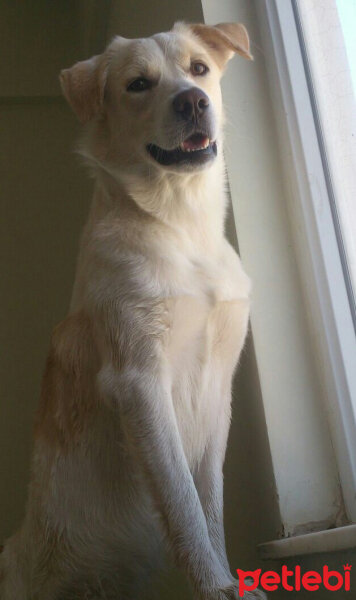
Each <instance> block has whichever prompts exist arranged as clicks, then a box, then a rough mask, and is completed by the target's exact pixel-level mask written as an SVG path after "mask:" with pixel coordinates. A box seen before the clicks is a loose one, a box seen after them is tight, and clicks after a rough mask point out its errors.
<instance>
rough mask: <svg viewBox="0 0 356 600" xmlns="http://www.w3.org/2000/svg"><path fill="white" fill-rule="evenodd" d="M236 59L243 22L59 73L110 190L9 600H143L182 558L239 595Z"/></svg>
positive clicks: (5, 581)
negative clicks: (229, 470) (229, 469)
mask: <svg viewBox="0 0 356 600" xmlns="http://www.w3.org/2000/svg"><path fill="white" fill-rule="evenodd" d="M234 52H237V53H238V54H240V55H241V56H243V57H246V58H251V56H250V53H249V39H248V35H247V32H246V29H245V28H244V27H243V26H242V25H239V24H220V25H217V26H216V27H210V26H206V25H185V24H181V23H180V24H176V25H175V26H174V28H173V30H172V31H170V32H168V33H161V34H158V35H154V36H153V37H151V38H148V39H138V40H127V39H124V38H121V37H116V38H115V39H114V40H113V41H112V43H111V44H110V45H109V46H108V48H107V49H106V50H105V52H104V53H103V54H101V55H100V56H95V57H93V58H91V59H90V60H87V61H84V62H80V63H77V64H75V65H74V66H73V67H72V68H71V69H65V70H64V71H62V73H61V84H62V88H63V92H64V95H65V97H66V98H67V100H68V102H69V104H70V105H71V107H72V108H73V110H74V112H75V113H76V114H77V116H78V117H79V119H80V120H81V121H82V122H83V123H85V124H86V127H85V138H84V141H83V143H82V146H81V152H82V154H83V155H84V156H85V157H86V160H87V161H88V162H89V164H90V166H91V168H92V171H93V173H94V174H95V179H96V184H95V194H94V201H93V206H92V209H91V212H90V216H89V220H88V223H87V225H86V227H85V231H84V234H83V238H82V243H81V250H80V255H79V260H78V268H77V276H76V281H75V286H74V293H73V298H72V303H71V310H70V314H69V316H68V317H67V318H66V319H65V320H64V321H63V322H62V323H60V324H59V325H58V326H57V328H56V329H55V331H54V334H53V338H52V344H51V350H50V354H49V358H48V361H47V366H46V372H45V376H44V382H43V391H42V398H41V402H40V407H39V410H38V414H37V420H36V428H35V448H34V456H33V465H32V480H31V485H30V490H29V502H28V509H27V514H26V518H25V521H24V524H23V526H22V528H21V530H20V531H19V532H18V533H17V535H15V536H14V537H13V538H11V539H10V540H9V542H8V543H7V544H6V546H5V549H4V552H3V553H2V555H1V562H0V571H1V573H0V597H1V600H69V599H73V600H74V599H76V600H79V599H80V600H84V599H85V600H89V599H94V598H95V599H112V600H113V599H115V600H140V599H142V598H144V597H146V595H145V594H146V589H147V585H148V581H149V579H150V577H151V576H152V574H153V573H154V572H155V571H157V569H159V567H160V566H161V564H162V559H163V557H164V554H165V552H166V550H167V549H168V550H169V552H170V553H171V554H172V556H173V558H174V560H175V561H176V563H177V564H178V565H179V566H180V567H181V568H182V569H183V570H184V572H185V574H186V576H187V577H188V579H189V581H190V582H191V584H192V587H193V590H194V597H195V598H197V599H198V598H199V599H201V600H218V599H219V600H222V599H232V598H236V597H237V593H238V583H237V582H236V580H235V579H234V578H233V577H232V576H231V574H230V570H229V565H228V561H227V557H226V551H225V542H224V528H223V476H222V466H223V461H224V455H225V448H226V441H227V435H228V430H229V424H230V388H231V380H232V376H233V372H234V368H235V365H236V364H237V361H238V358H239V354H240V352H241V348H242V346H243V343H244V340H245V336H246V330H247V322H248V315H249V291H250V282H249V279H248V277H247V276H246V275H245V273H244V271H243V270H242V267H241V264H240V260H239V258H238V256H237V255H236V253H235V252H234V250H233V249H232V248H231V246H230V245H229V244H228V242H227V241H226V239H225V237H224V213H225V204H226V198H225V193H224V165H223V152H222V133H221V127H222V106H221V92H220V85H219V80H220V77H221V74H222V71H223V69H224V67H225V64H226V63H227V61H228V60H229V59H230V58H231V57H232V56H233V54H234ZM244 597H245V598H247V597H248V598H262V597H264V595H263V594H262V592H259V591H255V592H253V593H248V594H245V596H244Z"/></svg>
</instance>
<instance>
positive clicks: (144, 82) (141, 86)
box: [127, 77, 151, 92]
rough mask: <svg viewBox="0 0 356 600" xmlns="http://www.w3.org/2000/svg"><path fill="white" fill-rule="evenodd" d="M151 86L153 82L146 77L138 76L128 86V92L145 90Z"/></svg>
mask: <svg viewBox="0 0 356 600" xmlns="http://www.w3.org/2000/svg"><path fill="white" fill-rule="evenodd" d="M150 87H151V82H150V81H149V80H148V79H145V78H144V77H138V79H135V80H134V81H132V82H131V83H130V85H128V86H127V91H128V92H144V91H145V90H149V89H150Z"/></svg>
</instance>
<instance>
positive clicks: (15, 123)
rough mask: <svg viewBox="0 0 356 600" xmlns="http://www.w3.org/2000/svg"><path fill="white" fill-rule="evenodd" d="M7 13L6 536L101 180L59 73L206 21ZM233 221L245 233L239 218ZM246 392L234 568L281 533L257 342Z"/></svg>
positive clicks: (155, 10) (66, 11)
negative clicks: (82, 153) (106, 50)
mask: <svg viewBox="0 0 356 600" xmlns="http://www.w3.org/2000/svg"><path fill="white" fill-rule="evenodd" d="M1 12H2V19H1V21H0V44H1V57H2V61H3V63H4V64H3V65H2V69H1V81H0V90H1V91H0V111H1V116H0V119H1V127H0V156H1V159H0V160H1V167H0V168H1V222H0V227H1V230H0V255H1V257H2V263H1V265H2V267H1V284H0V285H1V295H0V298H1V329H0V335H1V340H0V344H1V346H0V347H1V355H0V369H1V377H0V381H1V384H0V385H1V388H0V389H1V401H0V444H1V446H0V481H1V487H0V541H1V540H3V539H4V538H6V537H7V536H8V535H9V534H11V533H12V532H13V531H14V530H15V529H16V527H17V526H18V525H19V523H20V521H21V519H22V517H23V514H24V505H25V498H26V486H27V482H28V477H29V457H30V451H31V429H32V420H33V414H34V410H35V407H36V405H37V401H38V396H39V390H40V382H41V374H42V370H43V365H44V361H45V357H46V352H47V347H48V342H49V337H50V332H51V330H52V328H53V326H54V325H55V323H56V322H58V321H59V320H61V319H62V318H63V317H64V316H65V314H66V311H67V307H68V301H69V298H70V293H71V285H72V281H73V272H74V265H75V256H76V251H77V246H78V238H79V233H80V229H81V226H82V224H83V222H84V219H85V215H86V212H87V210H88V205H89V201H90V196H91V188H92V184H91V182H90V180H89V179H88V177H87V175H86V173H85V171H84V169H83V168H82V167H81V166H80V163H79V160H78V159H77V158H76V156H75V155H74V154H73V153H72V150H73V147H74V143H75V139H76V137H77V134H78V127H77V124H76V121H75V119H74V117H73V115H72V114H71V112H70V110H69V109H68V108H67V106H66V105H65V104H64V102H63V100H62V99H61V97H60V91H59V85H58V79H57V76H58V71H59V70H60V68H62V67H65V66H69V65H70V64H72V63H73V62H74V61H75V60H78V59H82V58H86V57H87V56H89V55H90V54H94V53H95V52H98V51H100V49H101V48H103V46H104V43H105V40H107V39H109V38H110V37H111V36H112V35H113V34H114V33H120V34H122V35H126V36H135V35H147V34H150V33H152V32H154V31H158V30H164V29H167V28H170V26H171V25H172V23H173V22H174V21H175V20H177V19H184V20H188V21H189V20H196V21H198V20H201V18H202V17H201V14H202V13H201V6H200V2H199V1H198V0H184V1H183V0H180V2H179V3H176V2H166V1H164V0H150V1H149V2H147V1H143V0H140V1H137V0H136V1H135V2H133V0H122V1H121V2H120V1H115V0H114V1H112V2H109V1H107V2H99V0H97V1H95V0H82V1H80V0H78V1H69V0H63V1H59V0H58V1H49V0H48V1H45V0H37V1H36V2H31V3H25V2H16V1H11V0H8V1H7V2H3V3H2V8H1ZM250 18H253V14H252V17H251V16H250ZM228 228H229V231H230V234H231V235H232V236H233V234H234V228H233V225H232V219H231V218H230V219H229V222H228ZM234 395H235V402H234V411H233V424H232V430H231V434H230V443H229V450H228V456H227V461H226V468H225V474H226V475H225V482H226V484H225V486H226V487H225V489H226V492H225V494H226V496H225V497H226V501H225V509H226V510H225V512H226V532H227V544H228V551H229V556H230V563H231V567H232V568H233V569H235V568H236V567H237V566H238V567H240V568H245V569H254V568H257V567H258V566H262V565H261V562H260V561H259V559H258V556H257V553H256V544H257V543H258V542H263V541H266V540H268V539H274V538H275V537H276V536H277V534H278V527H279V519H278V514H277V509H276V502H275V491H274V484H273V477H272V470H271V461H270V455H269V448H268V440H267V436H266V429H265V425H264V416H263V409H262V402H261V397H260V390H259V387H258V383H257V376H256V365H255V361H254V353H253V347H252V344H251V341H249V343H248V344H247V346H246V350H245V352H244V354H243V357H242V361H241V365H240V370H239V374H238V377H237V381H236V386H235V394H234ZM347 558H348V560H349V562H350V561H351V560H352V557H350V556H348V557H347ZM263 566H264V567H266V565H263ZM275 568H278V564H277V563H276V564H275ZM185 589H186V587H185V584H184V582H183V580H182V577H181V576H180V575H179V574H175V575H174V574H173V575H171V576H170V577H169V578H166V580H165V582H164V583H163V584H162V593H161V597H162V599H163V598H165V597H169V598H170V599H172V600H174V599H176V600H178V599H182V598H183V597H187V598H188V592H183V590H185ZM275 597H276V598H277V596H276V595H275ZM282 597H283V596H282ZM288 597H291V598H292V596H288ZM314 597H315V598H317V596H316V595H315V596H314ZM338 598H339V599H341V595H338ZM298 599H299V600H301V597H300V595H299V596H298Z"/></svg>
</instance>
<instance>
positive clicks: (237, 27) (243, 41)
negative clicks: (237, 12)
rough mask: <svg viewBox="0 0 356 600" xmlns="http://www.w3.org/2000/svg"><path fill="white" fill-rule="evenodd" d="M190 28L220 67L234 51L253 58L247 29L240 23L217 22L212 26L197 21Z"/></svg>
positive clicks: (250, 58) (222, 66)
mask: <svg viewBox="0 0 356 600" xmlns="http://www.w3.org/2000/svg"><path fill="white" fill-rule="evenodd" d="M190 28H191V30H192V31H193V33H195V35H197V36H198V37H199V38H200V39H201V40H202V41H203V42H204V43H205V44H206V45H207V46H208V47H209V49H210V51H211V52H212V54H213V56H214V58H215V60H216V62H217V64H218V65H219V67H220V68H221V69H222V68H224V66H225V64H226V63H227V61H228V60H230V58H232V57H233V55H234V53H237V54H240V56H243V57H244V58H247V59H249V60H253V56H252V55H251V54H250V40H249V37H248V33H247V29H246V27H245V26H244V25H242V24H241V23H219V24H218V25H215V26H214V27H213V26H211V25H202V24H200V23H199V24H193V25H190Z"/></svg>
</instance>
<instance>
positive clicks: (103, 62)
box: [60, 23, 252, 173]
mask: <svg viewBox="0 0 356 600" xmlns="http://www.w3.org/2000/svg"><path fill="white" fill-rule="evenodd" d="M234 53H238V54H240V55H241V56H243V57H245V58H252V57H251V55H250V52H249V38H248V34H247V31H246V29H245V27H244V26H243V25H241V24H233V23H222V24H219V25H216V26H215V27H211V26H208V25H201V24H196V25H186V24H183V23H178V24H176V25H175V26H174V27H173V29H172V31H170V32H167V33H160V34H157V35H154V36H152V37H150V38H145V39H137V40H128V39H124V38H121V37H116V38H114V40H113V41H112V42H111V43H110V45H109V46H108V47H107V49H106V50H105V52H104V53H103V54H101V55H99V56H94V57H93V58H91V59H89V60H86V61H82V62H79V63H77V64H75V65H74V66H73V67H71V68H70V69H65V70H63V71H62V72H61V75H60V80H61V85H62V89H63V93H64V95H65V97H66V99H67V100H68V102H69V104H70V105H71V107H72V109H73V110H74V112H75V113H76V115H77V116H78V118H79V120H80V121H81V122H83V123H90V124H91V126H90V129H91V131H94V132H95V136H92V138H93V139H94V138H95V144H94V145H93V144H92V147H91V149H90V152H91V153H92V154H93V155H94V157H95V159H96V160H99V161H100V162H104V161H105V162H106V164H108V165H109V166H110V168H114V169H115V168H118V169H125V168H130V169H133V168H135V167H137V166H141V167H142V165H149V167H150V169H151V168H152V167H157V168H158V169H164V170H168V171H172V170H173V171H178V172H180V173H184V172H187V171H192V170H198V169H202V168H206V167H208V166H209V165H211V164H213V162H214V159H215V157H216V156H217V153H218V152H219V142H220V131H221V126H222V106H221V91H220V78H221V75H222V72H223V70H224V67H225V65H226V63H227V61H228V60H229V59H230V58H231V57H232V56H233V54H234Z"/></svg>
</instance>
